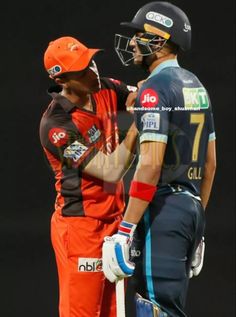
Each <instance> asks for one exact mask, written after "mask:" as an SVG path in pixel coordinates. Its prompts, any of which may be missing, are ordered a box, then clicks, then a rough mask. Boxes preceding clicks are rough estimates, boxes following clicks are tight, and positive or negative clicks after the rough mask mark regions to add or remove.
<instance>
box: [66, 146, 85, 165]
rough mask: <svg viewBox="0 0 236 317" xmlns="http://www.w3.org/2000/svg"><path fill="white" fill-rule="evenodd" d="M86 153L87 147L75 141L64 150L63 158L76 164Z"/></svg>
mask: <svg viewBox="0 0 236 317" xmlns="http://www.w3.org/2000/svg"><path fill="white" fill-rule="evenodd" d="M87 151H88V147H87V146H85V145H84V144H82V143H80V142H78V141H75V142H73V143H72V144H71V145H69V146H68V147H67V148H66V149H65V150H64V157H66V158H70V159H72V160H73V161H74V162H77V161H78V160H79V159H80V158H81V157H82V156H83V155H84V154H85V153H86V152H87Z"/></svg>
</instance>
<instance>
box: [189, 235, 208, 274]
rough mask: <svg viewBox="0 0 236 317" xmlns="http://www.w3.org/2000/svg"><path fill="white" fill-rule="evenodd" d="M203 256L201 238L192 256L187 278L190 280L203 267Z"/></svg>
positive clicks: (203, 246)
mask: <svg viewBox="0 0 236 317" xmlns="http://www.w3.org/2000/svg"><path fill="white" fill-rule="evenodd" d="M204 254H205V239H204V237H202V240H201V242H200V243H199V245H198V247H197V249H196V251H195V253H194V256H193V260H192V263H191V269H190V272H189V278H192V277H193V276H198V275H199V274H200V272H201V270H202V267H203V261H204Z"/></svg>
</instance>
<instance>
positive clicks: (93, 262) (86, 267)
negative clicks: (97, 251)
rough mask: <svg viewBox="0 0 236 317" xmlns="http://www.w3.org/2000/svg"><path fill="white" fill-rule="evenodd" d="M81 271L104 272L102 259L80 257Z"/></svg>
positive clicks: (79, 267) (79, 265)
mask: <svg viewBox="0 0 236 317" xmlns="http://www.w3.org/2000/svg"><path fill="white" fill-rule="evenodd" d="M78 271H79V272H102V259H97V258H79V259H78Z"/></svg>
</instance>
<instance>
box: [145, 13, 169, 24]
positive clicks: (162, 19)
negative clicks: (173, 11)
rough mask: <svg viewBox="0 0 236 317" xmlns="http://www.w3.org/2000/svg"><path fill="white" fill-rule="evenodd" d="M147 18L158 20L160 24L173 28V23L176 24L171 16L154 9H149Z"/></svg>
mask: <svg viewBox="0 0 236 317" xmlns="http://www.w3.org/2000/svg"><path fill="white" fill-rule="evenodd" d="M146 19H147V20H149V21H153V22H157V23H159V24H162V25H164V26H165V27H167V28H171V27H172V25H173V24H174V22H173V20H172V19H171V18H168V17H166V16H165V15H163V14H160V13H157V12H153V11H149V12H148V13H147V14H146Z"/></svg>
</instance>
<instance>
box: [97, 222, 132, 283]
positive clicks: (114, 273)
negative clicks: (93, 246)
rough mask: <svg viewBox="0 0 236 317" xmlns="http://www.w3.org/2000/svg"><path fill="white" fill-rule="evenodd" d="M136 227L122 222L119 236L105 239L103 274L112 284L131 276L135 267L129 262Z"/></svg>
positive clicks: (115, 235)
mask: <svg viewBox="0 0 236 317" xmlns="http://www.w3.org/2000/svg"><path fill="white" fill-rule="evenodd" d="M135 229H136V225H135V224H132V223H129V222H126V221H122V222H121V224H120V226H119V229H118V232H117V234H114V235H113V236H111V237H105V238H104V242H103V247H102V262H103V273H104V275H105V276H106V278H107V279H108V280H109V281H110V282H112V283H113V282H115V281H116V280H117V279H119V278H125V277H128V276H131V275H132V274H133V272H134V268H135V265H134V263H132V262H130V261H129V258H130V246H131V242H132V239H133V234H134V230H135Z"/></svg>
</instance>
